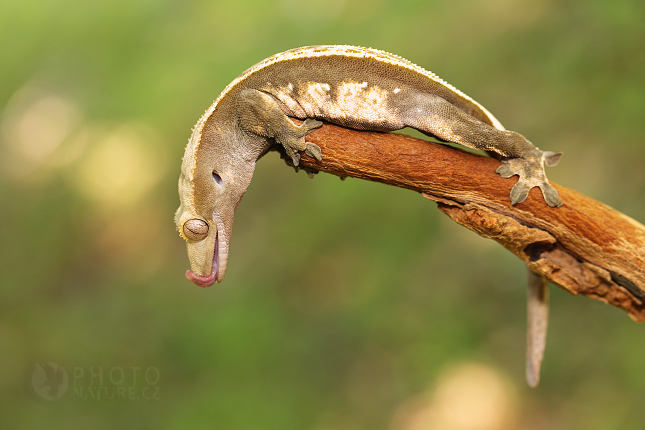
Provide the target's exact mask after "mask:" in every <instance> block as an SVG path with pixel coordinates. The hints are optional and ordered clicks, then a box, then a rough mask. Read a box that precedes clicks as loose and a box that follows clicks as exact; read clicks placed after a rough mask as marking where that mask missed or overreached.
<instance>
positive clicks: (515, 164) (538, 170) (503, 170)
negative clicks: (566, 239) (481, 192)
mask: <svg viewBox="0 0 645 430" xmlns="http://www.w3.org/2000/svg"><path fill="white" fill-rule="evenodd" d="M561 155H562V153H561V152H557V153H556V152H550V151H546V152H542V151H540V150H539V149H537V148H536V149H535V151H531V153H530V154H529V155H528V156H525V157H522V158H509V159H505V160H504V161H503V163H504V164H502V165H501V166H499V167H498V168H497V170H496V172H497V173H499V174H500V176H501V177H502V178H510V177H511V176H514V175H518V176H519V177H520V178H519V180H518V181H517V183H516V184H515V185H514V186H513V188H512V189H511V204H513V205H515V204H518V203H522V202H523V201H524V200H526V198H527V197H528V195H529V191H530V190H531V188H533V187H539V188H540V190H541V191H542V195H543V196H544V200H545V201H546V203H547V204H548V205H549V206H552V207H557V206H561V205H562V200H560V196H559V195H558V192H557V191H556V190H555V188H553V187H552V186H551V184H549V181H548V180H547V179H546V175H545V173H544V166H545V165H547V166H555V165H556V164H557V163H558V160H559V159H560V156H561Z"/></svg>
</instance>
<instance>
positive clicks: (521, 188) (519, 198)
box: [511, 179, 531, 205]
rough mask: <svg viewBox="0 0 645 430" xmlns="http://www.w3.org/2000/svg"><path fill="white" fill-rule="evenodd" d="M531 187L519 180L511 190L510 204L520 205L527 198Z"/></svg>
mask: <svg viewBox="0 0 645 430" xmlns="http://www.w3.org/2000/svg"><path fill="white" fill-rule="evenodd" d="M530 190H531V187H530V186H529V185H528V184H527V183H526V182H524V181H522V180H521V179H520V180H519V181H518V182H517V184H515V185H513V188H511V204H512V205H516V204H518V203H522V202H523V201H524V200H526V198H527V197H528V196H529V191H530Z"/></svg>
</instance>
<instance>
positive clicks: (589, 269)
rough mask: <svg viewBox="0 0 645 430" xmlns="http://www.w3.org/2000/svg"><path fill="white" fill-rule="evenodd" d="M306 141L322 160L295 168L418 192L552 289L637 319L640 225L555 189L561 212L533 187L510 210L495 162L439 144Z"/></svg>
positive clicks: (343, 138) (325, 134)
mask: <svg viewBox="0 0 645 430" xmlns="http://www.w3.org/2000/svg"><path fill="white" fill-rule="evenodd" d="M306 140H307V141H308V142H312V143H315V144H317V145H319V146H320V148H321V149H322V154H323V160H322V161H321V162H319V161H317V160H315V159H312V158H310V157H307V156H306V155H304V154H302V159H301V164H300V165H301V167H305V168H309V169H314V170H317V171H322V172H327V173H331V174H333V175H337V176H340V177H346V176H352V177H355V178H360V179H366V180H369V181H377V182H383V183H386V184H390V185H395V186H398V187H402V188H407V189H410V190H415V191H418V192H419V193H422V194H423V196H425V197H427V198H428V199H431V200H434V201H435V202H437V205H438V206H439V209H440V210H441V211H442V212H444V213H445V214H446V215H448V216H449V217H450V218H452V219H453V220H454V221H456V222H458V223H459V224H461V225H463V226H465V227H468V228H469V229H471V230H473V231H474V232H476V233H478V234H479V235H481V236H484V237H488V238H491V239H494V240H496V241H497V242H499V243H501V244H502V245H503V246H504V247H505V248H506V249H508V250H509V251H511V252H512V253H514V254H515V255H517V256H518V257H519V258H520V259H521V260H522V261H524V262H525V263H526V264H527V265H528V266H529V268H530V269H532V270H533V271H534V272H536V273H538V274H540V275H543V276H545V277H546V278H548V279H549V281H551V282H552V283H554V284H556V285H558V286H559V287H561V288H563V289H565V290H567V291H569V292H571V293H572V294H583V295H585V296H588V297H591V298H594V299H597V300H601V301H603V302H605V303H609V304H612V305H614V306H617V307H619V308H621V309H623V310H624V311H626V312H627V313H628V314H629V316H630V317H631V318H632V319H633V320H635V321H638V322H641V321H645V304H644V302H645V227H644V226H643V225H642V224H640V223H638V222H637V221H635V220H633V219H631V218H629V217H628V216H626V215H624V214H622V213H620V212H618V211H616V210H614V209H612V208H610V207H608V206H606V205H604V204H602V203H600V202H597V201H595V200H593V199H591V198H589V197H586V196H584V195H582V194H580V193H577V192H576V191H573V190H569V189H567V188H564V187H560V186H558V185H556V184H553V186H554V187H555V188H556V189H557V190H558V193H560V197H561V198H562V201H563V202H564V205H563V206H561V207H559V208H551V207H549V206H547V205H546V203H545V202H544V199H543V198H542V194H541V192H540V191H539V189H537V188H534V189H532V190H531V192H530V194H529V198H528V199H527V200H526V201H525V202H523V203H520V204H518V205H516V206H515V207H513V206H511V204H510V199H509V193H510V190H511V187H512V186H513V185H514V184H515V182H516V180H515V179H513V178H511V179H503V178H502V177H500V176H499V175H497V174H496V173H495V169H496V168H497V166H498V165H499V162H498V161H496V160H494V159H492V158H488V157H483V156H479V155H476V154H473V153H470V152H466V151H462V150H459V149H456V148H453V147H450V146H447V145H442V144H437V143H433V142H427V141H424V140H420V139H415V138H412V137H408V136H404V135H398V134H392V133H378V132H366V131H355V130H351V129H346V128H342V127H338V126H334V125H331V124H325V125H324V126H323V127H321V128H320V129H318V130H315V131H314V132H312V133H310V134H309V135H308V136H307V138H306Z"/></svg>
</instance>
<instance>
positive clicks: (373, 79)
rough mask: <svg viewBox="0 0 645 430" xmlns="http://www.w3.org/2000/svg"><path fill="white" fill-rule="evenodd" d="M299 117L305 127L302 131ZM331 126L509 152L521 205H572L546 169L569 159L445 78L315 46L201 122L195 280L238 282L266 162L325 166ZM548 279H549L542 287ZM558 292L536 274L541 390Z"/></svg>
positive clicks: (186, 223)
mask: <svg viewBox="0 0 645 430" xmlns="http://www.w3.org/2000/svg"><path fill="white" fill-rule="evenodd" d="M290 117H293V118H298V119H300V120H304V122H303V123H302V124H300V125H296V124H295V123H294V122H292V121H291V120H290ZM319 120H325V121H329V122H332V123H335V124H338V125H341V126H345V127H350V128H353V129H358V130H375V131H391V130H399V129H402V128H404V127H411V128H414V129H417V130H419V131H421V132H422V133H424V134H426V135H429V136H432V137H436V138H437V139H439V140H442V141H448V142H454V143H458V144H461V145H463V146H466V147H468V148H473V149H478V150H483V151H487V152H489V153H495V154H499V158H500V159H501V162H502V164H501V165H500V166H499V167H498V169H497V173H499V174H500V175H501V176H502V177H504V178H509V177H511V176H514V175H518V176H519V179H518V181H517V183H516V184H515V185H514V186H513V188H512V189H511V193H510V200H511V204H513V205H514V204H517V203H520V202H522V201H524V200H525V199H526V198H527V196H528V193H529V190H530V189H531V188H533V187H539V188H540V190H541V191H542V194H543V196H544V200H545V201H546V203H547V204H548V205H549V206H554V207H557V206H560V205H561V204H562V202H561V200H560V198H559V196H558V193H557V191H556V190H555V189H554V188H553V187H552V186H551V185H550V184H549V182H548V180H547V178H546V175H545V173H544V165H547V166H554V165H555V164H556V163H557V162H558V160H559V158H560V155H561V153H554V152H549V151H541V150H539V149H538V148H536V147H535V146H534V145H533V144H532V143H531V142H529V141H528V140H527V139H526V138H525V137H524V136H522V135H521V134H519V133H516V132H514V131H508V130H506V129H505V128H504V127H503V126H502V124H501V123H500V122H499V121H498V120H497V119H496V118H495V117H494V116H493V115H492V114H491V113H490V112H488V111H487V110H486V109H485V108H484V107H483V106H482V105H480V104H479V103H477V102H476V101H475V100H473V99H472V98H470V97H468V96H467V95H466V94H464V93H462V92H461V91H459V90H458V89H456V88H455V87H453V86H452V85H450V84H448V83H447V82H445V81H443V80H441V79H440V78H439V77H437V76H436V75H435V74H433V73H431V72H428V71H426V70H424V69H422V68H421V67H419V66H417V65H415V64H413V63H411V62H409V61H407V60H405V59H403V58H401V57H398V56H396V55H392V54H389V53H387V52H383V51H379V50H375V49H368V48H360V47H354V46H344V45H341V46H336V45H330V46H309V47H303V48H297V49H292V50H290V51H286V52H282V53H280V54H276V55H274V56H272V57H269V58H267V59H265V60H263V61H261V62H260V63H258V64H256V65H255V66H253V67H251V68H249V69H248V70H246V71H245V72H244V73H242V74H241V75H240V76H239V77H238V78H236V79H235V80H234V81H233V82H231V83H230V84H229V85H228V86H227V87H226V88H225V89H224V91H223V92H222V93H221V94H220V96H219V97H218V98H217V100H215V102H214V103H213V104H212V105H211V107H210V108H209V109H208V110H207V111H206V113H205V114H204V115H203V116H202V117H201V118H200V120H199V121H198V122H197V125H196V126H195V127H194V129H193V133H192V135H191V137H190V139H189V142H188V145H187V147H186V151H185V154H184V158H183V162H182V166H181V175H180V177H179V197H180V202H181V204H180V206H179V209H178V210H177V212H176V214H175V224H176V226H177V229H178V230H179V233H180V235H181V236H182V237H183V238H184V239H185V240H186V244H187V249H188V257H189V260H190V266H191V270H189V271H187V272H186V276H187V278H188V279H190V280H191V281H193V282H194V283H195V284H197V285H199V286H202V287H207V286H210V285H213V284H214V283H215V282H220V281H222V279H223V278H224V274H225V273H226V266H227V262H228V250H229V242H230V238H231V232H232V227H233V215H234V212H235V210H236V209H237V206H238V204H239V202H240V200H241V198H242V195H243V194H244V192H245V191H246V189H247V187H248V186H249V183H250V181H251V178H252V176H253V171H254V169H255V163H256V161H257V160H258V159H259V158H260V157H261V156H262V155H264V154H265V153H266V152H267V151H268V150H269V148H270V147H271V146H272V145H273V144H274V143H275V144H279V145H282V146H283V147H284V150H285V152H286V154H287V156H289V157H290V158H291V160H292V161H293V165H294V166H295V167H297V166H298V164H299V161H300V154H299V151H304V152H305V153H306V154H307V155H309V156H311V157H315V158H316V159H318V160H321V158H322V157H323V154H322V153H321V150H320V148H319V147H318V146H317V145H315V144H312V143H309V142H306V141H305V136H306V135H307V134H308V133H310V132H311V131H312V130H314V129H316V128H318V127H320V126H321V125H322V122H320V121H319ZM536 277H537V279H536ZM546 288H547V283H546V282H545V281H544V279H542V278H541V277H540V276H539V275H535V274H533V273H532V272H531V273H530V274H529V292H530V294H529V296H528V298H529V299H528V303H529V313H528V315H529V323H528V327H529V336H528V338H529V341H528V348H527V352H528V356H527V380H528V381H529V385H531V386H534V385H536V384H537V380H538V379H539V367H540V363H541V360H542V356H541V354H542V353H543V351H544V344H543V343H544V342H545V340H546V321H545V318H546V313H545V309H548V308H545V304H546V293H545V291H546Z"/></svg>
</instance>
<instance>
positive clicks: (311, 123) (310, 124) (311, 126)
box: [300, 118, 323, 134]
mask: <svg viewBox="0 0 645 430" xmlns="http://www.w3.org/2000/svg"><path fill="white" fill-rule="evenodd" d="M322 125H323V123H322V122H321V121H318V120H315V119H313V118H307V119H306V120H304V122H303V123H302V124H301V125H300V128H302V129H303V130H305V134H307V133H309V132H311V131H312V130H315V129H317V128H320V127H322Z"/></svg>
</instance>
